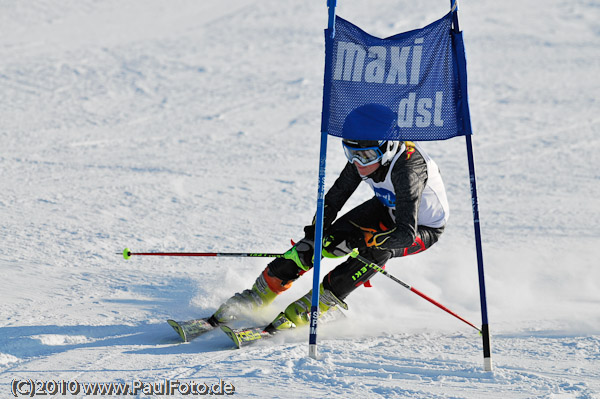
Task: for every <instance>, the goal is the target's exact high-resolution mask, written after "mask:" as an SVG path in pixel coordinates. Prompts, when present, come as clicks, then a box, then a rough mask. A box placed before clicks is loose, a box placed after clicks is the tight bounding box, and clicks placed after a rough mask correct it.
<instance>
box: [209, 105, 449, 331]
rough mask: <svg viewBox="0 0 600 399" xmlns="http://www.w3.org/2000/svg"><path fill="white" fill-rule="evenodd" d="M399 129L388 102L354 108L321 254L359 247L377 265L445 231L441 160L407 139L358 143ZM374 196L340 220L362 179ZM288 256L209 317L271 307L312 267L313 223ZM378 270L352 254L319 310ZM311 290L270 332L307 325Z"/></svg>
mask: <svg viewBox="0 0 600 399" xmlns="http://www.w3.org/2000/svg"><path fill="white" fill-rule="evenodd" d="M396 129H398V127H397V121H396V114H395V113H394V112H392V111H391V110H390V109H388V108H387V107H384V106H382V105H378V104H368V105H364V106H361V107H358V108H356V109H355V110H353V111H352V112H350V114H349V115H348V117H347V118H346V120H345V121H344V125H343V137H344V139H343V140H342V145H343V148H344V152H345V154H346V157H347V158H348V163H347V164H346V166H345V167H344V169H343V170H342V172H341V174H340V176H339V177H338V179H337V180H336V181H335V183H334V185H333V186H332V187H331V188H330V189H329V190H328V192H327V194H326V196H325V207H324V222H323V224H324V225H323V229H324V233H323V237H324V239H323V256H325V257H340V256H344V255H346V254H348V253H350V252H351V251H352V249H354V248H357V249H358V251H359V253H360V255H361V256H362V257H363V258H366V259H367V260H369V261H371V262H373V263H376V264H378V265H380V266H382V265H384V264H385V262H386V261H388V260H389V259H390V258H392V257H402V256H407V255H413V254H416V253H419V252H421V251H424V250H426V249H427V248H429V247H431V246H432V245H433V244H434V243H435V242H437V240H438V239H439V237H440V235H441V234H442V232H443V231H444V226H445V224H446V221H447V219H448V214H449V210H448V203H447V200H446V192H445V189H444V184H443V182H442V178H441V176H440V173H439V170H438V167H437V165H436V164H435V163H434V161H433V160H432V159H431V158H429V157H428V156H427V155H426V154H425V152H423V150H422V149H421V148H420V147H419V145H418V144H415V143H413V142H410V141H404V142H401V141H392V140H388V141H386V140H380V141H370V140H369V141H364V140H354V139H352V137H360V136H361V135H364V133H365V132H369V133H373V134H376V135H377V136H378V137H389V136H390V135H391V134H393V133H394V132H395V130H396ZM363 181H364V182H365V183H367V184H368V185H369V186H371V188H372V189H373V191H374V193H375V196H374V197H373V198H371V199H369V200H367V201H366V202H364V203H362V204H361V205H359V206H357V207H356V208H354V209H352V210H350V211H349V212H348V213H346V214H344V215H342V216H341V217H339V218H337V216H338V213H339V212H340V210H341V209H342V206H343V205H344V204H345V203H346V201H347V200H348V198H349V197H350V196H351V195H352V193H353V192H354V191H355V190H356V188H357V187H358V185H359V184H360V183H361V182H363ZM304 232H305V236H304V238H302V239H301V240H300V241H299V242H298V243H296V244H295V245H294V246H293V247H292V248H291V249H290V250H289V251H288V252H286V254H285V257H284V258H277V259H275V260H273V261H272V262H271V263H269V265H268V266H267V267H266V268H265V269H264V271H263V272H262V273H261V274H260V275H259V276H258V278H257V279H256V281H255V283H254V285H253V286H252V288H251V289H246V290H244V291H243V292H241V293H237V294H235V295H234V296H233V297H231V298H230V299H228V300H227V301H226V302H225V303H223V304H222V305H221V306H220V307H219V308H218V309H217V311H216V312H215V313H214V314H213V315H212V316H211V317H210V318H209V319H208V322H209V323H210V324H211V325H213V326H218V325H222V324H226V323H228V322H230V321H232V320H235V319H236V317H238V316H239V315H240V314H242V313H245V312H253V311H256V310H258V309H260V308H263V307H265V306H267V305H269V304H270V303H271V302H273V300H274V299H275V298H276V297H277V295H279V294H281V293H282V292H284V291H286V290H287V289H289V288H290V287H291V286H292V283H293V282H294V281H295V280H296V279H298V278H299V277H300V276H301V275H302V274H304V273H305V272H306V271H308V270H310V269H311V268H312V266H313V257H314V237H315V221H314V219H313V224H312V225H310V226H306V227H305V228H304ZM375 273H376V271H375V270H374V269H372V268H366V267H365V264H364V263H362V262H361V261H360V260H358V259H356V258H353V257H349V258H348V259H347V260H345V261H344V262H342V263H341V264H339V265H338V266H337V267H335V268H334V269H333V270H332V271H331V272H330V273H329V274H327V275H326V276H325V277H324V278H323V281H322V283H321V284H320V288H319V290H320V292H319V294H320V295H319V298H320V299H319V310H320V315H323V314H325V313H326V312H327V311H330V310H331V309H332V308H334V307H338V306H339V307H342V308H344V309H347V305H346V304H345V302H344V299H345V298H346V297H347V296H348V295H349V294H350V293H351V292H352V291H354V290H355V289H356V288H357V287H358V286H360V285H361V284H364V283H367V282H368V280H369V279H370V278H371V277H372V276H373V275H374V274H375ZM311 299H312V290H311V291H310V292H308V293H307V294H306V295H305V296H303V297H301V298H300V299H298V300H296V301H295V302H292V303H291V304H290V305H289V306H288V307H287V308H286V309H285V310H284V311H283V312H281V313H280V314H279V315H278V316H277V317H276V318H275V319H274V320H273V322H272V323H271V324H269V325H268V326H267V327H266V328H265V331H267V332H270V333H274V332H277V331H278V330H282V329H287V328H293V327H297V326H302V325H306V324H307V323H308V322H309V313H310V307H311Z"/></svg>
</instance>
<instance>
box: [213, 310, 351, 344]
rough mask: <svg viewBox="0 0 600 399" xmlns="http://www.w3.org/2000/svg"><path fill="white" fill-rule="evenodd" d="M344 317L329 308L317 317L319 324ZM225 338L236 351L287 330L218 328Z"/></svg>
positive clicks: (339, 311)
mask: <svg viewBox="0 0 600 399" xmlns="http://www.w3.org/2000/svg"><path fill="white" fill-rule="evenodd" d="M345 317H346V315H345V314H344V313H343V312H342V311H341V310H340V309H339V308H337V307H333V308H331V309H330V310H329V311H328V312H326V313H324V314H322V315H321V316H320V317H319V321H320V322H321V323H330V322H334V321H337V320H341V319H344V318H345ZM220 328H221V331H223V332H224V333H225V334H227V336H228V337H229V338H230V339H231V340H232V341H233V343H234V345H235V346H236V348H237V349H240V348H241V347H242V346H247V345H249V344H252V343H255V342H256V341H259V340H263V339H268V338H273V337H274V336H276V335H278V334H279V333H281V332H284V331H289V330H287V329H284V330H277V331H276V332H274V333H270V332H268V331H265V328H266V327H247V328H231V327H228V326H220Z"/></svg>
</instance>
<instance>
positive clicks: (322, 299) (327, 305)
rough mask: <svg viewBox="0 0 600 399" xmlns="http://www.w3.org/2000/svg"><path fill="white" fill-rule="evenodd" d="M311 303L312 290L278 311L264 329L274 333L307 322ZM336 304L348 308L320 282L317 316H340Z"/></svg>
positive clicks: (334, 317) (340, 313) (333, 317)
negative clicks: (281, 310)
mask: <svg viewBox="0 0 600 399" xmlns="http://www.w3.org/2000/svg"><path fill="white" fill-rule="evenodd" d="M311 304H312V290H310V291H309V292H308V293H307V294H306V295H304V296H303V297H302V298H300V299H298V300H297V301H295V302H292V303H291V304H290V305H289V306H288V307H287V308H286V309H285V310H284V311H283V312H281V313H279V315H278V316H277V317H276V318H275V320H273V321H272V322H271V324H269V325H268V326H267V327H266V328H265V331H267V332H269V333H271V334H274V333H276V332H278V331H281V330H287V329H289V328H295V327H300V326H304V325H306V324H308V322H309V320H310V308H311ZM338 306H339V307H341V308H342V309H344V310H348V305H346V303H345V302H344V301H342V300H341V299H338V298H337V297H336V296H335V295H334V294H333V292H331V291H329V290H328V289H325V288H323V284H321V285H320V286H319V318H329V317H328V316H331V318H332V319H336V318H337V317H338V316H341V315H342V312H341V311H340V310H339V308H338Z"/></svg>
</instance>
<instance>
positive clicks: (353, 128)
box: [342, 104, 398, 140]
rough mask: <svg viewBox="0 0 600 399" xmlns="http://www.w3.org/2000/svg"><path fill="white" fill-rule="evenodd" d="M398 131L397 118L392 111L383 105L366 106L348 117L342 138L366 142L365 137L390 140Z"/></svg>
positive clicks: (362, 106) (356, 109)
mask: <svg viewBox="0 0 600 399" xmlns="http://www.w3.org/2000/svg"><path fill="white" fill-rule="evenodd" d="M397 130H398V125H397V117H396V114H395V113H394V112H393V111H392V110H391V109H389V108H388V107H386V106H384V105H381V104H365V105H361V106H360V107H358V108H355V109H353V110H352V111H350V113H349V114H348V116H346V119H345V120H344V126H343V127H342V137H344V138H345V139H354V140H361V139H362V140H364V139H365V136H371V137H373V136H374V137H378V138H388V137H392V136H394V133H395V132H397Z"/></svg>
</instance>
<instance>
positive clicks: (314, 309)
mask: <svg viewBox="0 0 600 399" xmlns="http://www.w3.org/2000/svg"><path fill="white" fill-rule="evenodd" d="M336 2H337V0H327V8H328V10H329V20H328V24H327V33H328V35H327V36H326V38H325V40H326V46H327V41H329V42H331V41H332V40H333V37H334V35H335V6H336ZM329 64H330V63H329V62H328V60H327V58H326V59H325V82H327V76H329V71H330V68H331V66H330V65H329ZM328 114H329V86H328V84H327V83H325V85H324V88H323V115H322V122H321V150H320V155H319V188H318V196H317V217H316V220H315V256H314V266H313V288H312V303H311V308H310V323H309V325H310V335H309V337H308V355H309V356H310V357H311V358H313V359H316V358H317V320H318V318H319V288H320V283H321V251H322V250H323V215H324V209H325V164H326V159H327V136H328V133H327V123H326V121H327V119H329V117H328Z"/></svg>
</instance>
